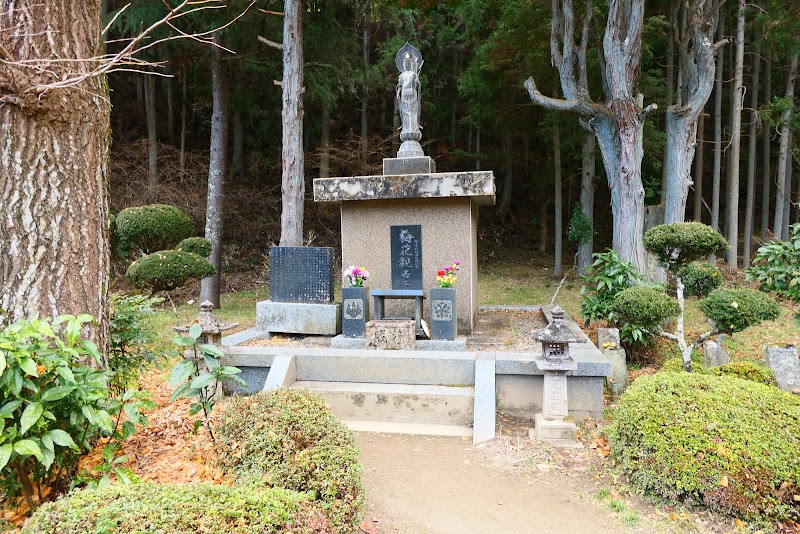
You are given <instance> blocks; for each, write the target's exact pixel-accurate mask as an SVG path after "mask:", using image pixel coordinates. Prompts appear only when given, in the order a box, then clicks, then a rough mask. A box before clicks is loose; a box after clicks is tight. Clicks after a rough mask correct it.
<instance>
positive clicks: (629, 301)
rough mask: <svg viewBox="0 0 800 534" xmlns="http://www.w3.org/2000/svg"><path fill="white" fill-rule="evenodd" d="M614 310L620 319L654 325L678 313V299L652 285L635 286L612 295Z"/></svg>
mask: <svg viewBox="0 0 800 534" xmlns="http://www.w3.org/2000/svg"><path fill="white" fill-rule="evenodd" d="M614 311H615V312H616V313H617V315H619V316H620V317H621V318H622V319H624V320H626V321H630V322H637V323H641V324H647V325H656V324H659V323H660V322H661V321H664V320H665V319H668V318H670V317H677V315H678V314H679V313H680V311H681V310H680V308H679V307H678V301H676V300H675V299H674V298H672V297H670V296H668V295H666V294H665V293H664V292H663V291H659V290H658V289H654V288H652V287H645V286H636V287H629V288H628V289H625V290H623V291H620V292H619V294H617V296H616V297H614Z"/></svg>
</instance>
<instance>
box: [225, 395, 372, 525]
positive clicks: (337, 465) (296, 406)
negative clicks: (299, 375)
mask: <svg viewBox="0 0 800 534" xmlns="http://www.w3.org/2000/svg"><path fill="white" fill-rule="evenodd" d="M215 431H216V436H217V441H218V444H219V445H218V447H219V448H218V453H217V456H218V458H219V461H220V464H221V467H222V469H223V471H224V472H226V473H227V474H229V475H232V476H233V477H234V478H235V479H236V480H237V481H248V480H250V481H255V482H261V483H265V484H267V485H270V486H277V487H283V488H288V489H292V490H295V491H304V492H305V491H309V492H313V494H315V495H316V499H317V501H319V503H320V506H321V507H322V509H323V510H324V511H325V513H326V515H327V517H328V519H329V521H330V524H331V525H332V526H333V528H334V529H335V530H336V531H337V532H351V531H352V530H353V529H354V528H355V527H356V525H358V522H359V516H360V514H361V510H362V508H363V505H364V490H363V487H362V485H361V465H360V464H359V463H358V449H357V448H356V446H355V442H354V440H353V434H352V432H350V430H348V429H347V427H345V426H344V425H343V424H342V423H341V422H340V421H339V420H338V419H336V417H335V416H334V415H333V413H332V412H331V410H330V408H328V407H327V406H326V404H325V401H324V400H323V399H322V398H321V397H319V396H318V395H315V394H313V393H310V392H308V391H301V390H291V389H279V390H276V391H273V392H271V393H269V394H266V395H262V394H259V395H253V396H249V397H232V398H231V399H230V400H229V401H228V403H227V405H226V407H225V410H224V413H222V415H221V416H220V418H219V422H218V425H217V426H216V430H215Z"/></svg>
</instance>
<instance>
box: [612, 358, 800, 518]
mask: <svg viewBox="0 0 800 534" xmlns="http://www.w3.org/2000/svg"><path fill="white" fill-rule="evenodd" d="M613 419H614V422H613V423H612V424H611V425H610V426H609V428H608V431H607V432H608V436H609V438H610V440H611V445H612V446H611V453H612V455H613V457H614V459H615V460H616V462H617V463H618V465H619V466H620V468H621V470H622V471H623V472H624V473H625V474H626V475H627V476H629V477H630V481H631V483H632V484H633V486H635V487H636V488H638V489H639V490H640V491H643V492H644V493H647V494H651V495H656V496H661V497H665V498H668V499H673V500H680V501H685V502H690V503H695V504H704V505H706V506H708V507H709V508H712V509H714V510H717V511H719V512H723V513H729V514H733V515H736V516H739V517H742V518H746V519H755V518H758V517H765V518H770V519H778V520H797V519H798V518H799V517H800V503H798V502H796V501H794V500H793V496H794V495H797V494H798V493H799V492H800V489H799V488H800V455H798V454H797V451H798V448H799V447H800V398H798V397H795V396H793V395H790V394H788V393H785V392H784V391H781V390H780V389H778V388H775V387H770V386H765V385H762V384H757V383H754V382H750V381H747V380H741V379H739V378H733V377H728V376H714V375H712V374H699V373H673V372H665V373H657V374H655V375H653V376H645V377H640V378H639V379H638V380H636V381H635V382H634V383H633V384H632V385H631V387H630V388H629V389H628V391H627V392H626V393H625V394H624V395H623V396H622V397H621V398H620V402H619V405H618V407H617V409H616V410H615V411H614V414H613Z"/></svg>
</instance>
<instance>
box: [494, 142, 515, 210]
mask: <svg viewBox="0 0 800 534" xmlns="http://www.w3.org/2000/svg"><path fill="white" fill-rule="evenodd" d="M512 149H513V144H512V140H511V135H510V134H509V133H508V129H506V134H505V135H504V136H503V167H504V172H503V192H502V194H501V196H500V204H499V205H498V207H497V211H498V212H499V214H500V220H501V221H502V222H504V223H505V221H506V217H508V212H509V210H510V209H511V187H512V185H513V183H514V165H513V163H512V155H513V154H512Z"/></svg>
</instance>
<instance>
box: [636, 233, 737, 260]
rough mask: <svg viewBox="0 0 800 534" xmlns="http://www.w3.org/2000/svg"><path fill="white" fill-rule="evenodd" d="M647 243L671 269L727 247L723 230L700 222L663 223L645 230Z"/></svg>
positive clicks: (648, 248) (645, 244) (648, 247)
mask: <svg viewBox="0 0 800 534" xmlns="http://www.w3.org/2000/svg"><path fill="white" fill-rule="evenodd" d="M644 246H645V248H646V249H647V250H649V251H650V252H652V253H653V254H655V255H656V256H658V259H659V260H660V261H661V262H662V263H663V264H664V265H666V266H667V267H668V268H669V269H670V270H675V269H676V268H677V267H680V266H682V265H686V264H687V263H689V262H691V261H694V260H696V259H699V258H702V257H703V256H708V255H709V254H719V253H721V252H723V251H725V250H728V242H727V241H726V240H725V238H724V237H722V234H720V233H719V232H717V231H716V230H714V229H713V228H711V227H710V226H708V225H706V224H703V223H699V222H681V223H671V224H661V225H659V226H655V227H653V228H651V229H650V230H648V231H647V232H645V234H644Z"/></svg>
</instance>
